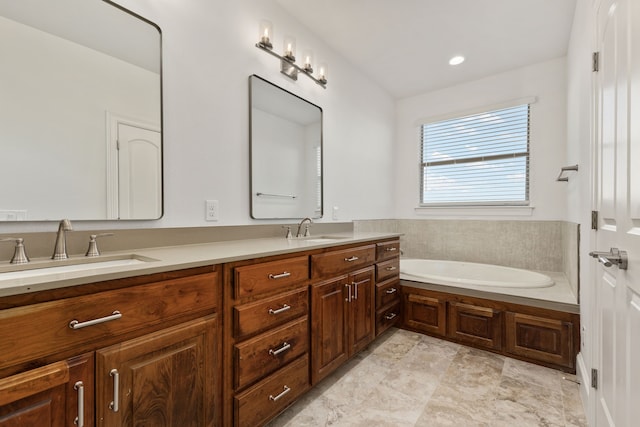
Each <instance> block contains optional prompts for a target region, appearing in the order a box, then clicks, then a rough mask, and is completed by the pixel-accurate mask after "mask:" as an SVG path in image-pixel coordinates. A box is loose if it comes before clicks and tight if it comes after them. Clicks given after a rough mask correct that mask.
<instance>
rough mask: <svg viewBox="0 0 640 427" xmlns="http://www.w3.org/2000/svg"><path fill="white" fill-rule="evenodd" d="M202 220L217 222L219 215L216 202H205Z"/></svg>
mask: <svg viewBox="0 0 640 427" xmlns="http://www.w3.org/2000/svg"><path fill="white" fill-rule="evenodd" d="M204 205H205V213H204V219H205V220H207V221H217V220H218V215H219V209H218V208H219V206H218V201H217V200H205V203H204Z"/></svg>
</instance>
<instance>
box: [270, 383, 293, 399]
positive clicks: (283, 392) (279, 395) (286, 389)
mask: <svg viewBox="0 0 640 427" xmlns="http://www.w3.org/2000/svg"><path fill="white" fill-rule="evenodd" d="M290 391H291V388H290V387H287V386H286V385H285V386H284V390H282V392H281V393H280V394H278V395H276V396H274V395H273V394H270V395H269V400H271V401H273V402H276V401H277V400H278V399H280V398H281V397H283V396H284V395H285V394H287V393H289V392H290Z"/></svg>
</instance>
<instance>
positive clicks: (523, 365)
mask: <svg viewBox="0 0 640 427" xmlns="http://www.w3.org/2000/svg"><path fill="white" fill-rule="evenodd" d="M502 375H504V376H506V377H509V378H513V379H517V380H521V381H526V382H528V383H531V384H535V385H538V386H541V387H546V388H548V389H551V390H553V391H555V392H560V391H561V388H562V384H561V383H562V381H563V379H562V375H563V374H562V373H561V372H560V371H557V370H555V369H550V368H545V367H544V366H539V365H534V364H533V363H528V362H523V361H521V360H516V359H510V358H507V359H506V360H505V363H504V369H503V370H502Z"/></svg>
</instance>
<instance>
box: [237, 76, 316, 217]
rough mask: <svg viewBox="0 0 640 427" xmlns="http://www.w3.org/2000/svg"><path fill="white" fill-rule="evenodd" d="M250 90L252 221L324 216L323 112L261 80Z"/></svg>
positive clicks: (253, 78)
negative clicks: (254, 219) (253, 219)
mask: <svg viewBox="0 0 640 427" xmlns="http://www.w3.org/2000/svg"><path fill="white" fill-rule="evenodd" d="M249 86H250V90H249V93H250V105H251V112H250V139H251V217H252V218H256V219H290V218H304V217H309V218H320V217H322V214H323V205H322V108H320V107H319V106H317V105H315V104H313V103H311V102H309V101H307V100H305V99H303V98H301V97H299V96H297V95H294V94H293V93H291V92H289V91H287V90H285V89H283V88H281V87H279V86H276V85H274V84H273V83H271V82H269V81H267V80H265V79H263V78H261V77H259V76H256V75H252V76H250V77H249Z"/></svg>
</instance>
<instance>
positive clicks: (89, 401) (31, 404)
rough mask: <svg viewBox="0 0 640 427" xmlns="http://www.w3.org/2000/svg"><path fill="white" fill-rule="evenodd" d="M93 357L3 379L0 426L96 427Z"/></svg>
mask: <svg viewBox="0 0 640 427" xmlns="http://www.w3.org/2000/svg"><path fill="white" fill-rule="evenodd" d="M93 369H94V362H93V354H92V353H89V354H85V355H82V356H78V357H76V358H73V359H69V360H65V361H60V362H55V363H52V364H49V365H46V366H42V367H40V368H35V369H32V370H30V371H26V372H23V373H19V374H16V375H13V376H10V377H7V378H3V379H1V380H0V426H1V427H10V426H52V427H55V426H61V427H62V426H73V425H78V424H79V417H82V420H83V421H84V422H83V425H85V426H93V425H94V424H93V419H94V415H93V407H94V396H93V378H94V376H93Z"/></svg>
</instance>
